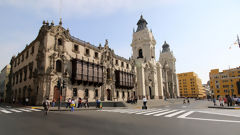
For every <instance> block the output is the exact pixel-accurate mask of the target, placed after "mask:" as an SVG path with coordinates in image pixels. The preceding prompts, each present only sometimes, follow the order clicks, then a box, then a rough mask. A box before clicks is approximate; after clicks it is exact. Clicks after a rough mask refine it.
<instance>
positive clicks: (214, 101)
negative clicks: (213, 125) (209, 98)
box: [213, 97, 217, 106]
mask: <svg viewBox="0 0 240 135" xmlns="http://www.w3.org/2000/svg"><path fill="white" fill-rule="evenodd" d="M213 104H214V106H216V105H217V104H216V99H215V98H214V97H213Z"/></svg>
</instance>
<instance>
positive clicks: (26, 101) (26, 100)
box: [25, 97, 29, 106]
mask: <svg viewBox="0 0 240 135" xmlns="http://www.w3.org/2000/svg"><path fill="white" fill-rule="evenodd" d="M28 102H29V99H28V98H27V97H26V99H25V105H26V106H28Z"/></svg>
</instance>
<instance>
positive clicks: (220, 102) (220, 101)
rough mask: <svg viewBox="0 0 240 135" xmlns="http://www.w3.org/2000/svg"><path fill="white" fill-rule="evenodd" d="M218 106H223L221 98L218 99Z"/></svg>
mask: <svg viewBox="0 0 240 135" xmlns="http://www.w3.org/2000/svg"><path fill="white" fill-rule="evenodd" d="M218 100H219V104H220V106H223V102H224V100H223V98H222V97H219V99H218Z"/></svg>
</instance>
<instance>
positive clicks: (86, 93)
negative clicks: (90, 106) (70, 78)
mask: <svg viewBox="0 0 240 135" xmlns="http://www.w3.org/2000/svg"><path fill="white" fill-rule="evenodd" d="M88 96H89V93H88V89H85V97H86V98H88Z"/></svg>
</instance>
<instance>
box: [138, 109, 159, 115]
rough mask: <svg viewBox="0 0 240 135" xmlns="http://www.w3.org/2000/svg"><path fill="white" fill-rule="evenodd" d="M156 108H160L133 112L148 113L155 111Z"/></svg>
mask: <svg viewBox="0 0 240 135" xmlns="http://www.w3.org/2000/svg"><path fill="white" fill-rule="evenodd" d="M157 110H160V109H152V110H143V111H142V112H139V113H135V114H144V113H149V112H153V111H157Z"/></svg>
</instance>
